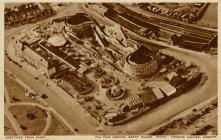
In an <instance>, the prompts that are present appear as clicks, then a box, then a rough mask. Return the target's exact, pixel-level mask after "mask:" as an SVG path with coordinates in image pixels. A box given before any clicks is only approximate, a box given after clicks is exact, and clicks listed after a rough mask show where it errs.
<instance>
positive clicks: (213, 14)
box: [196, 3, 218, 28]
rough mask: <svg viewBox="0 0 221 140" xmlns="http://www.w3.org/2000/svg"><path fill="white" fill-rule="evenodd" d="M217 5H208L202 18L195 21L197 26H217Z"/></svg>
mask: <svg viewBox="0 0 221 140" xmlns="http://www.w3.org/2000/svg"><path fill="white" fill-rule="evenodd" d="M217 11H218V5H217V4H215V3H213V4H210V5H209V6H208V7H207V9H206V10H205V11H204V13H203V16H202V17H201V18H200V19H199V20H198V21H197V23H196V24H197V25H202V26H207V27H212V28H217V26H218V12H217Z"/></svg>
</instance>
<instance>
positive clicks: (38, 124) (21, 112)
mask: <svg viewBox="0 0 221 140" xmlns="http://www.w3.org/2000/svg"><path fill="white" fill-rule="evenodd" d="M9 110H10V111H11V112H12V114H13V115H14V117H15V118H16V119H17V121H18V123H19V124H20V126H21V128H22V130H23V132H24V134H25V135H39V134H40V133H41V132H42V131H43V129H44V128H45V125H46V121H47V120H46V119H47V115H46V113H45V111H43V110H42V109H40V108H38V107H34V106H12V107H11V108H10V109H9ZM28 114H33V115H34V117H33V118H28V117H27V115H28Z"/></svg>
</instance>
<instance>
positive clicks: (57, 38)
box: [48, 35, 66, 47]
mask: <svg viewBox="0 0 221 140" xmlns="http://www.w3.org/2000/svg"><path fill="white" fill-rule="evenodd" d="M48 42H49V43H50V44H52V45H53V46H55V47H60V46H63V45H64V44H65V43H66V39H65V38H64V36H63V35H54V36H52V37H50V38H49V39H48Z"/></svg>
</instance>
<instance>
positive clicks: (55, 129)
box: [46, 115, 71, 135]
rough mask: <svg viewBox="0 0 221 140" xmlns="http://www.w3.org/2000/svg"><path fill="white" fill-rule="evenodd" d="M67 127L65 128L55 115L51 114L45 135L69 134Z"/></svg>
mask: <svg viewBox="0 0 221 140" xmlns="http://www.w3.org/2000/svg"><path fill="white" fill-rule="evenodd" d="M70 134H71V133H70V132H68V129H67V128H65V127H64V126H63V125H62V124H61V123H60V122H59V121H58V120H57V119H56V118H55V117H54V115H52V119H51V125H50V128H49V129H48V131H47V133H46V135H70Z"/></svg>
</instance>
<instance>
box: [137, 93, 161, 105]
mask: <svg viewBox="0 0 221 140" xmlns="http://www.w3.org/2000/svg"><path fill="white" fill-rule="evenodd" d="M139 97H140V99H141V100H142V102H143V104H144V105H151V104H152V103H154V102H155V101H157V97H156V96H155V94H154V93H153V91H152V90H148V91H146V92H143V93H140V94H139Z"/></svg>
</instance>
